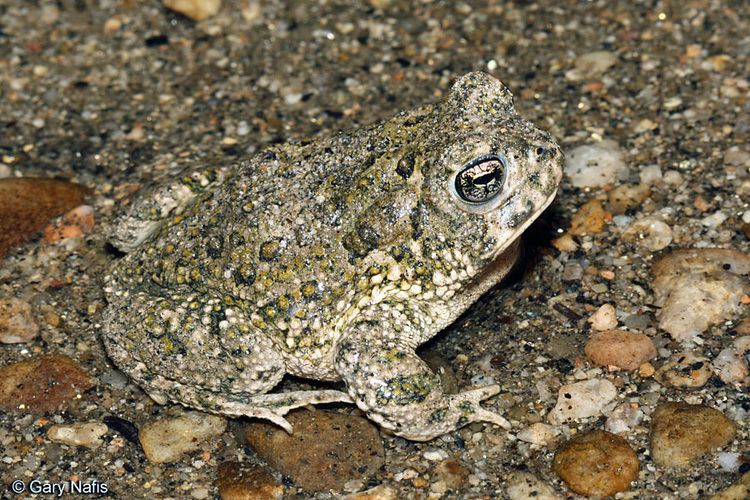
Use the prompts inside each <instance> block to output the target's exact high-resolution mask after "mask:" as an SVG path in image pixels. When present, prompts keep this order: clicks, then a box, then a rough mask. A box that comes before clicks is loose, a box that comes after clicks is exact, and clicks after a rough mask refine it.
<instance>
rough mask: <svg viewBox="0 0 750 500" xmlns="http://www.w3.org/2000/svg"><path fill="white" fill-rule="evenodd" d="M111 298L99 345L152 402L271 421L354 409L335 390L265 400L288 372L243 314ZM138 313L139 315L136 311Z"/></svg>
mask: <svg viewBox="0 0 750 500" xmlns="http://www.w3.org/2000/svg"><path fill="white" fill-rule="evenodd" d="M128 298H129V300H127V301H123V300H121V298H120V297H119V296H118V295H116V294H115V295H113V296H112V297H111V299H112V300H111V302H110V306H109V307H108V309H107V313H106V314H105V318H104V319H105V321H104V330H105V332H107V333H106V334H105V335H104V336H103V341H104V345H105V347H106V348H107V352H108V353H109V355H110V357H111V358H112V360H113V361H114V362H115V364H116V365H117V366H119V367H120V368H121V369H123V370H124V371H125V372H127V374H128V375H130V377H131V378H133V379H134V380H135V381H136V383H137V384H138V385H139V386H141V387H142V388H143V389H144V390H145V391H146V393H147V394H148V395H149V396H151V398H152V399H154V401H156V402H157V403H160V404H164V403H166V402H167V401H172V402H174V403H178V404H182V405H185V406H189V407H192V408H196V409H199V410H203V411H207V412H211V413H219V414H222V415H230V416H243V415H244V416H248V417H258V418H264V419H267V420H271V421H272V422H275V423H276V424H278V425H280V426H281V427H283V428H284V429H286V430H287V431H289V432H291V426H290V425H289V423H288V422H287V421H286V420H285V419H284V418H283V415H285V414H286V413H288V412H289V411H290V410H292V409H294V408H298V407H300V406H305V405H308V404H322V403H333V402H345V403H351V402H352V400H351V398H350V397H349V395H348V394H347V393H345V392H341V391H336V390H319V391H292V392H285V393H274V394H268V393H267V391H270V390H271V389H273V388H274V387H275V386H276V385H277V384H278V383H279V382H280V381H281V379H282V377H283V376H284V374H285V372H286V367H285V364H284V360H283V357H282V355H281V354H280V353H279V352H278V351H277V350H276V347H275V346H274V344H273V342H272V341H271V340H270V339H269V338H267V337H266V336H265V335H263V334H262V333H260V332H258V331H257V330H255V329H254V328H253V327H252V325H250V324H249V321H248V319H247V318H246V317H245V316H244V314H243V313H242V311H241V310H239V309H236V308H232V307H230V306H228V305H226V304H225V303H223V302H222V301H220V300H218V299H212V298H206V297H204V296H200V297H198V296H186V297H179V296H176V295H173V296H169V297H167V296H164V297H154V296H151V295H148V294H146V293H142V292H141V293H137V294H134V295H130V296H129V297H128ZM135 311H138V314H135V313H134V312H135Z"/></svg>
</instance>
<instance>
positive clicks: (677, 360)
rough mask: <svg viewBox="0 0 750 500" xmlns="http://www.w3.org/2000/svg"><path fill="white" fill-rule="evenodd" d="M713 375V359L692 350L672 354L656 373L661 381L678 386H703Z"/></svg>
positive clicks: (692, 387) (693, 387) (657, 378)
mask: <svg viewBox="0 0 750 500" xmlns="http://www.w3.org/2000/svg"><path fill="white" fill-rule="evenodd" d="M711 375H713V371H712V370H711V361H710V360H709V359H708V358H704V357H703V356H698V355H696V354H693V353H691V352H683V353H677V354H674V355H672V357H671V358H669V361H667V362H666V363H664V364H663V365H662V366H661V368H659V369H658V370H657V372H656V374H655V377H656V380H657V381H659V382H660V383H662V384H664V385H667V386H670V387H678V388H686V389H696V388H698V387H703V386H704V385H706V382H708V379H710V378H711Z"/></svg>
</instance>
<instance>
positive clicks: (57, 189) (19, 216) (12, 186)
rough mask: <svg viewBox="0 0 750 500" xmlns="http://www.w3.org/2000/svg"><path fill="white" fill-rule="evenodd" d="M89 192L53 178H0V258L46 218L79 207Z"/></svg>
mask: <svg viewBox="0 0 750 500" xmlns="http://www.w3.org/2000/svg"><path fill="white" fill-rule="evenodd" d="M88 193H89V189H88V188H86V187H84V186H81V185H78V184H73V183H70V182H65V181H59V180H55V179H43V178H36V177H23V178H15V179H0V258H2V257H4V256H5V254H7V253H8V251H9V250H10V249H11V248H13V247H15V246H17V245H19V244H21V243H23V242H24V241H26V240H28V239H29V238H31V237H32V236H33V235H34V234H35V233H36V232H38V231H40V230H41V229H42V228H43V227H44V225H45V224H46V223H47V221H48V220H49V219H51V218H52V217H55V216H56V215H59V214H62V213H65V212H66V211H67V210H70V209H71V208H73V207H76V206H78V205H80V204H81V203H82V202H83V199H84V198H85V197H86V195H87V194H88Z"/></svg>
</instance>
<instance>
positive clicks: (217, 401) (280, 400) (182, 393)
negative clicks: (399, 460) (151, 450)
mask: <svg viewBox="0 0 750 500" xmlns="http://www.w3.org/2000/svg"><path fill="white" fill-rule="evenodd" d="M159 378H161V377H159ZM168 384H171V387H170V389H168V390H167V391H166V392H167V394H168V398H169V399H172V400H174V401H175V402H177V403H180V404H183V405H185V406H189V407H193V408H198V409H201V410H203V411H207V412H210V413H218V414H221V415H227V416H232V417H255V418H261V419H264V420H270V421H271V422H273V423H274V424H276V425H278V426H279V427H281V428H283V429H284V430H285V431H287V432H289V433H290V434H291V433H292V431H293V429H292V425H291V424H290V423H289V422H288V421H287V420H286V419H285V418H284V415H286V414H287V413H289V412H290V411H291V410H293V409H295V408H299V407H301V406H306V405H316V404H326V403H353V402H354V401H352V399H351V397H349V395H348V394H347V393H345V392H342V391H336V390H332V389H331V390H317V391H290V392H281V393H272V394H252V395H249V394H218V393H215V392H212V391H207V390H203V389H200V388H195V387H184V386H183V384H179V383H175V382H173V381H167V380H166V379H165V380H164V381H162V383H161V385H168ZM172 395H173V396H172Z"/></svg>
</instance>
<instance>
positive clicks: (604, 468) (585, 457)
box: [552, 430, 640, 497]
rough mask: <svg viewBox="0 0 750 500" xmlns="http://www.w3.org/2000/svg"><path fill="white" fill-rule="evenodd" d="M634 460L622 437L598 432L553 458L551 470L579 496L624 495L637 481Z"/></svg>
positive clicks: (575, 440) (573, 441)
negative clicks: (622, 492)
mask: <svg viewBox="0 0 750 500" xmlns="http://www.w3.org/2000/svg"><path fill="white" fill-rule="evenodd" d="M639 468H640V462H639V461H638V456H637V455H636V454H635V452H634V451H633V449H632V448H631V447H630V445H629V444H628V442H627V441H626V440H625V439H623V438H622V437H620V436H618V435H616V434H612V433H610V432H606V431H602V430H594V431H591V432H587V433H586V434H581V435H579V436H576V437H575V438H573V439H571V440H570V441H568V442H567V443H565V444H564V445H563V446H562V448H561V449H560V450H559V451H558V452H557V453H556V454H555V458H554V461H553V462H552V469H553V470H554V471H555V474H557V475H558V476H560V479H562V480H563V481H565V484H567V485H568V488H570V489H571V490H572V491H574V492H575V493H578V494H579V495H587V496H595V497H606V496H610V495H614V494H615V493H617V492H619V491H626V490H627V489H628V488H630V483H631V482H632V481H634V480H635V479H636V478H637V477H638V470H639Z"/></svg>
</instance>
